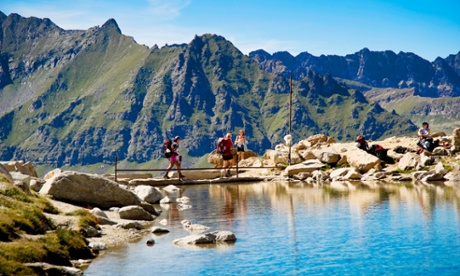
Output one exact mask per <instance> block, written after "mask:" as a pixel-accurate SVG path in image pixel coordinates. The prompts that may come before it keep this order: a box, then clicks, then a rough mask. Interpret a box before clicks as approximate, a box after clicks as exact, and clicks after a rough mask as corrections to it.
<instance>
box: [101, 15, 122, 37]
mask: <svg viewBox="0 0 460 276" xmlns="http://www.w3.org/2000/svg"><path fill="white" fill-rule="evenodd" d="M101 29H102V30H106V31H110V30H115V31H116V32H117V33H118V34H121V30H120V27H118V23H117V21H115V19H113V18H110V19H109V20H107V21H106V22H105V23H104V24H103V25H102V26H101Z"/></svg>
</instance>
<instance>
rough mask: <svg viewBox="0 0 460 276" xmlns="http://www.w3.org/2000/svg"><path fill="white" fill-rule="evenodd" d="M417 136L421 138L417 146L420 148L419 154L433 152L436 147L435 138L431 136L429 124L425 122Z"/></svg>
mask: <svg viewBox="0 0 460 276" xmlns="http://www.w3.org/2000/svg"><path fill="white" fill-rule="evenodd" d="M417 134H418V138H419V141H418V143H417V146H419V147H420V149H419V150H418V151H417V153H418V154H420V153H422V152H423V151H424V150H427V151H429V152H431V151H433V149H434V148H435V147H436V145H435V144H434V142H433V138H431V136H430V125H429V124H428V123H427V122H423V123H422V127H421V128H420V129H419V130H418V132H417Z"/></svg>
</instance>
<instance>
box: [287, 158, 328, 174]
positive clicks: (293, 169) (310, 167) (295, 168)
mask: <svg viewBox="0 0 460 276" xmlns="http://www.w3.org/2000/svg"><path fill="white" fill-rule="evenodd" d="M324 166H325V165H324V164H323V163H321V161H319V160H316V159H314V160H308V161H305V162H302V163H300V164H296V165H291V166H288V167H287V168H286V169H285V172H286V174H287V175H289V176H291V175H295V174H298V173H301V172H313V171H316V170H318V169H320V168H322V167H324Z"/></svg>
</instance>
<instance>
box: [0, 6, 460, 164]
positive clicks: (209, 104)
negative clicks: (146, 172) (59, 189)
mask: <svg viewBox="0 0 460 276" xmlns="http://www.w3.org/2000/svg"><path fill="white" fill-rule="evenodd" d="M0 25H1V27H2V32H1V33H0V36H1V37H0V38H1V41H2V44H1V47H0V50H1V53H0V63H1V67H0V156H1V158H0V159H4V160H8V159H13V158H14V159H24V160H27V161H32V162H38V163H40V162H53V163H54V164H57V165H58V166H61V165H63V164H68V165H76V164H93V163H97V162H106V163H111V162H112V161H113V160H114V157H115V156H116V155H118V157H119V158H120V159H125V160H129V161H136V162H146V161H149V160H151V159H154V158H159V157H160V156H161V152H160V149H161V145H162V143H163V141H164V139H166V138H171V137H173V136H176V135H179V136H181V137H182V143H181V147H182V148H183V149H185V150H186V152H187V153H188V155H189V156H193V157H199V156H202V155H204V154H206V153H208V152H210V151H212V150H213V149H214V148H215V143H216V141H217V139H218V138H219V137H221V136H223V135H224V134H225V133H226V132H231V133H234V134H236V133H237V132H238V130H239V129H245V132H246V135H247V137H248V140H249V148H250V149H251V150H254V151H256V152H259V153H262V152H263V151H264V150H265V149H268V148H272V147H273V145H274V144H277V143H280V142H282V137H283V136H284V135H286V134H287V133H288V130H289V91H290V82H289V79H288V78H287V75H286V72H287V71H286V70H287V69H286V68H287V65H282V63H281V62H279V61H278V63H277V62H275V61H273V64H272V65H270V64H269V62H268V61H269V59H268V58H270V55H268V54H267V55H266V57H265V60H264V61H261V59H263V58H264V57H263V55H258V56H257V57H255V56H254V55H252V57H253V58H254V59H256V60H257V61H255V60H254V59H252V58H250V57H248V56H245V55H243V54H242V53H241V52H240V51H239V50H238V49H237V48H235V47H234V46H233V45H232V43H231V42H229V41H227V40H226V39H225V38H223V37H221V36H217V35H210V34H207V35H203V36H196V37H195V38H194V39H193V40H192V41H191V42H190V43H188V44H183V45H171V46H165V47H162V48H158V47H156V46H154V47H152V48H150V49H149V48H147V47H145V46H142V45H138V44H137V43H136V42H135V41H134V40H133V39H132V38H130V37H127V36H124V35H123V34H121V32H120V29H119V28H118V26H117V23H116V22H115V21H114V20H109V21H107V22H106V23H105V24H104V25H102V26H100V27H94V28H91V29H89V30H85V31H66V30H62V29H60V28H59V27H57V26H56V25H55V24H53V23H52V22H51V21H50V20H48V19H37V18H23V17H21V16H19V15H16V14H11V15H9V16H6V15H4V14H2V13H0ZM280 55H283V54H282V53H281V54H280ZM284 55H285V56H289V55H286V54H284ZM296 59H297V58H291V59H290V61H289V62H290V63H289V66H290V67H289V68H294V67H295V68H297V69H295V70H298V71H299V73H298V74H297V75H296V77H295V80H294V81H293V92H294V93H293V114H292V117H293V135H294V139H295V140H298V139H303V138H305V137H307V136H308V135H312V134H316V133H325V134H327V135H330V136H333V137H336V138H337V139H339V140H350V139H354V137H355V136H356V135H358V134H364V135H366V136H367V137H368V138H369V139H377V138H379V137H382V136H391V135H398V134H407V133H411V132H413V131H414V130H415V126H414V125H413V124H412V123H411V122H410V120H407V119H403V118H402V117H400V116H398V115H396V114H392V113H389V112H387V111H385V110H384V109H382V108H381V107H380V105H378V104H373V103H369V102H368V101H367V100H366V98H365V97H364V96H363V95H362V94H361V93H360V92H357V91H355V90H352V89H349V88H348V87H346V86H344V85H343V84H341V83H338V82H337V81H336V80H335V79H334V78H333V76H334V77H335V75H334V74H333V73H330V74H329V73H324V72H315V70H313V69H312V68H308V69H309V70H305V69H302V70H301V69H299V68H300V67H298V66H297V67H296V66H294V65H295V64H296V62H297V61H296ZM264 62H265V63H264ZM264 64H266V65H264ZM450 64H458V60H456V59H455V58H451V59H450V60H446V61H445V66H448V67H449V68H450V67H451V65H450ZM264 66H268V67H270V66H271V69H270V70H268V69H267V68H265V67H264ZM283 66H284V69H283V70H281V69H280V68H282V67H283ZM443 66H444V65H443ZM344 68H345V65H344ZM430 68H431V67H430ZM347 70H349V69H347ZM267 71H269V72H267ZM300 71H302V72H300ZM430 72H431V71H430ZM454 72H455V71H454ZM323 73H324V74H323ZM427 74H428V73H427ZM365 76H367V75H366V74H363V78H364V77H365ZM421 77H425V76H424V75H423V76H421Z"/></svg>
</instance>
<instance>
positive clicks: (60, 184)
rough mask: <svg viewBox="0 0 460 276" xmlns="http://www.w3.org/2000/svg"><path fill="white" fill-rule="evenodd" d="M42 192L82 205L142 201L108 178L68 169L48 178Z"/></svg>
mask: <svg viewBox="0 0 460 276" xmlns="http://www.w3.org/2000/svg"><path fill="white" fill-rule="evenodd" d="M40 193H41V194H45V195H51V196H53V197H54V198H55V199H58V200H63V201H70V202H73V203H76V204H80V205H92V206H97V207H101V208H102V209H109V208H111V207H120V206H127V205H138V204H140V203H141V200H140V199H139V197H137V196H136V195H135V194H134V193H132V192H131V191H129V190H126V189H123V188H121V187H120V186H119V185H118V183H116V182H114V181H112V180H109V179H107V178H104V177H101V176H98V175H94V174H86V173H78V172H71V171H66V172H62V173H61V174H58V175H55V176H53V177H52V178H50V179H48V180H47V181H46V183H45V185H43V187H42V188H41V190H40Z"/></svg>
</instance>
